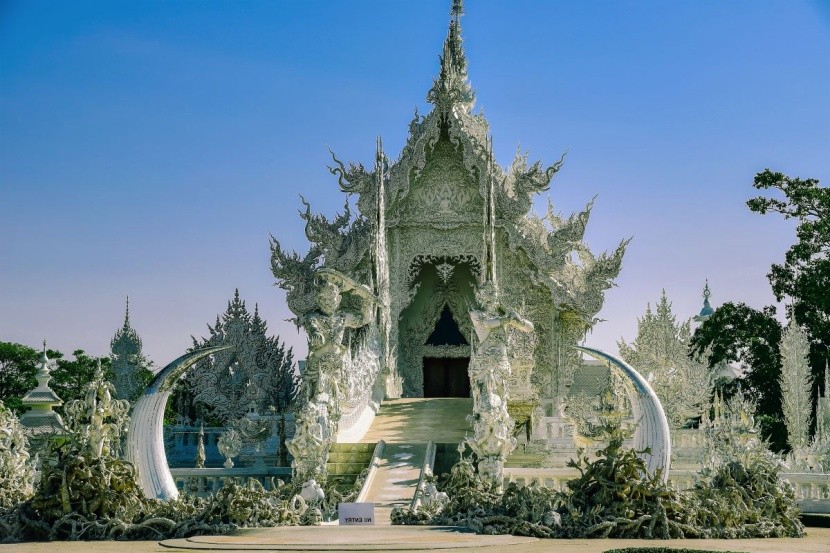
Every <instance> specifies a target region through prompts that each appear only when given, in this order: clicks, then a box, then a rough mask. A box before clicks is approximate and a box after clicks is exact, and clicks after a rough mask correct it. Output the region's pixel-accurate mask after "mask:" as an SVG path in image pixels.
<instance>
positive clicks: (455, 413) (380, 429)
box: [360, 397, 473, 443]
mask: <svg viewBox="0 0 830 553" xmlns="http://www.w3.org/2000/svg"><path fill="white" fill-rule="evenodd" d="M472 412H473V400H471V399H469V398H451V397H448V398H443V397H442V398H429V399H424V398H410V399H392V400H386V401H384V402H383V404H381V406H380V410H379V411H378V414H377V415H376V416H375V420H374V421H373V422H372V426H371V427H370V428H369V430H368V432H366V435H365V436H363V439H362V440H360V441H361V442H362V443H374V442H377V441H379V440H386V443H427V442H429V441H433V442H438V443H458V442H461V441H462V440H463V439H464V436H465V434H466V433H467V432H468V431H470V426H469V425H468V423H467V415H469V414H470V413H472Z"/></svg>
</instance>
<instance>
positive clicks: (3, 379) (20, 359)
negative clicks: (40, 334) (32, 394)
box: [0, 342, 39, 415]
mask: <svg viewBox="0 0 830 553" xmlns="http://www.w3.org/2000/svg"><path fill="white" fill-rule="evenodd" d="M38 358H39V353H38V352H37V351H36V350H34V349H32V348H30V347H29V346H24V345H23V344H15V343H13V342H0V401H2V402H3V403H4V404H5V405H6V407H8V408H9V409H11V410H12V411H14V412H15V414H18V415H19V414H21V413H22V412H23V408H22V406H21V403H20V398H22V397H23V396H24V395H26V392H28V391H29V390H31V389H32V388H34V387H35V386H37V380H35V373H36V372H37V362H38Z"/></svg>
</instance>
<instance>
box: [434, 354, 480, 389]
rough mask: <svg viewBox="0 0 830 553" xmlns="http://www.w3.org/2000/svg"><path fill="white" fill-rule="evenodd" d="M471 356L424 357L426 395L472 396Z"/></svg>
mask: <svg viewBox="0 0 830 553" xmlns="http://www.w3.org/2000/svg"><path fill="white" fill-rule="evenodd" d="M469 366H470V358H469V357H455V358H446V357H424V397H470V377H469V375H468V374H467V369H468V368H469Z"/></svg>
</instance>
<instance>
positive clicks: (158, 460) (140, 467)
mask: <svg viewBox="0 0 830 553" xmlns="http://www.w3.org/2000/svg"><path fill="white" fill-rule="evenodd" d="M229 347H230V346H213V347H209V348H204V349H199V350H196V351H192V352H190V353H186V354H184V355H182V356H181V357H179V358H178V359H176V360H175V361H173V362H172V363H170V364H169V365H167V366H166V367H164V368H163V369H162V370H160V371H159V372H158V373H157V374H156V376H155V377H154V378H153V380H152V381H151V382H150V384H148V385H147V388H146V389H145V390H144V394H143V395H142V396H141V397H140V398H138V401H136V402H135V406H134V407H133V414H132V418H131V419H130V430H129V432H128V433H127V451H126V458H127V461H129V462H130V463H132V464H133V465H134V466H135V468H136V471H137V472H138V485H139V486H140V487H141V490H142V491H143V492H144V495H145V496H146V497H148V498H151V499H153V498H155V499H164V500H170V499H176V498H177V497H178V496H179V490H178V489H176V482H175V481H174V480H173V475H172V474H170V468H169V467H168V465H167V455H166V454H165V452H164V409H165V407H166V406H167V399H168V398H169V397H170V394H171V393H172V392H173V386H174V385H175V384H176V381H177V380H178V379H179V377H180V376H182V375H183V374H184V373H185V372H187V370H188V369H189V368H190V367H192V366H193V365H194V364H196V363H197V362H198V361H199V360H201V359H204V358H205V357H207V356H208V355H213V354H214V353H216V352H218V351H222V350H225V349H228V348H229Z"/></svg>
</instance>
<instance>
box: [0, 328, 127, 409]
mask: <svg viewBox="0 0 830 553" xmlns="http://www.w3.org/2000/svg"><path fill="white" fill-rule="evenodd" d="M46 355H47V356H48V357H49V359H50V360H51V361H53V362H54V365H52V367H51V376H52V380H51V381H50V382H49V386H50V387H51V388H52V389H53V390H54V391H55V393H56V394H58V396H59V397H60V398H61V399H62V400H63V402H64V403H67V402H69V401H71V400H73V399H78V398H80V397H81V396H82V395H83V393H84V392H83V390H84V387H85V386H86V384H88V383H89V382H90V381H91V380H92V377H93V376H95V369H96V367H97V364H98V360H99V359H100V360H101V365H102V366H103V367H104V371H105V375H106V377H107V378H108V379H111V378H112V374H111V373H110V372H109V366H110V360H109V357H100V358H98V357H90V356H89V355H87V354H86V353H84V351H83V350H81V349H79V350H75V351H74V352H73V353H72V355H73V357H74V358H75V359H74V360H69V359H64V355H63V353H61V352H59V351H57V350H53V349H48V350H46ZM40 356H41V351H39V350H36V349H34V348H30V347H29V346H25V345H23V344H15V343H13V342H0V401H2V402H3V403H4V404H5V405H6V406H7V407H8V408H10V409H12V410H13V411H14V412H15V413H17V414H20V413H22V412H23V407H22V404H21V403H20V400H21V398H22V397H23V396H24V395H26V393H27V392H29V390H31V389H32V388H34V387H35V386H37V380H36V379H35V373H36V372H37V366H38V364H39V363H40Z"/></svg>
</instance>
